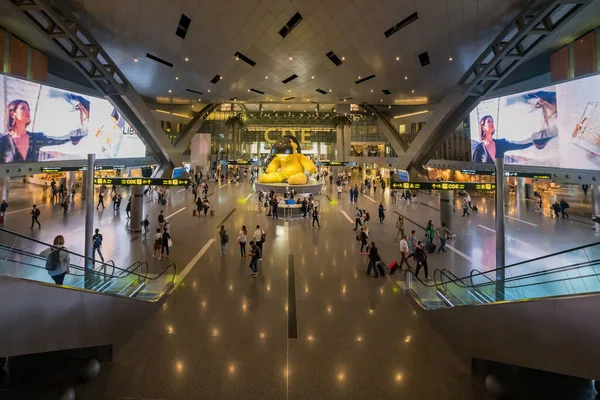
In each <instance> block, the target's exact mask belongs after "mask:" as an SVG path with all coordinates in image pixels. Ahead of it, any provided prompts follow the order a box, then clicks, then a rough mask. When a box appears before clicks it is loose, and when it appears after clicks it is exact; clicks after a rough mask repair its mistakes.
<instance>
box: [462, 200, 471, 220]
mask: <svg viewBox="0 0 600 400" xmlns="http://www.w3.org/2000/svg"><path fill="white" fill-rule="evenodd" d="M462 209H463V215H462V216H463V217H464V216H465V215H466V216H467V217H468V216H470V215H471V214H469V203H468V202H467V199H465V200H464V201H463V203H462Z"/></svg>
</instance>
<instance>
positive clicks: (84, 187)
mask: <svg viewBox="0 0 600 400" xmlns="http://www.w3.org/2000/svg"><path fill="white" fill-rule="evenodd" d="M87 177H88V172H87V171H82V172H81V178H82V179H81V200H85V199H86V197H87V196H86V194H87ZM92 198H93V196H92Z"/></svg>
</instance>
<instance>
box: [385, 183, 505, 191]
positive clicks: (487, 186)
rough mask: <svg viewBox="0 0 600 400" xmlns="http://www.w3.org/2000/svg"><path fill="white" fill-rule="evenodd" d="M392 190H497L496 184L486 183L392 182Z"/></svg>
mask: <svg viewBox="0 0 600 400" xmlns="http://www.w3.org/2000/svg"><path fill="white" fill-rule="evenodd" d="M392 189H407V190H411V189H421V190H496V184H495V183H485V182H392Z"/></svg>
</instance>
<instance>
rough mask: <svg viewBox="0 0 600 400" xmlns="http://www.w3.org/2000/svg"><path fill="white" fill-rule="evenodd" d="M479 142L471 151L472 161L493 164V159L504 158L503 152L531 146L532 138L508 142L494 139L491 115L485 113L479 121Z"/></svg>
mask: <svg viewBox="0 0 600 400" xmlns="http://www.w3.org/2000/svg"><path fill="white" fill-rule="evenodd" d="M479 132H480V134H481V142H480V143H479V144H477V146H476V147H475V150H474V151H473V162H475V163H487V164H493V163H494V159H496V158H504V153H506V152H507V151H513V150H522V149H526V148H529V147H531V146H533V140H531V139H529V141H526V142H521V143H517V142H509V141H508V140H506V139H494V138H493V136H494V133H495V132H496V128H495V127H494V119H493V118H492V116H491V115H486V116H484V117H483V118H481V120H480V121H479Z"/></svg>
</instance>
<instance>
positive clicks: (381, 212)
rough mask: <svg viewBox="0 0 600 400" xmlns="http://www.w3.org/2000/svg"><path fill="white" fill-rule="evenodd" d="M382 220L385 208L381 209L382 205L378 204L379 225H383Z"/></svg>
mask: <svg viewBox="0 0 600 400" xmlns="http://www.w3.org/2000/svg"><path fill="white" fill-rule="evenodd" d="M384 219H385V208H383V203H379V223H380V224H383V220H384Z"/></svg>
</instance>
